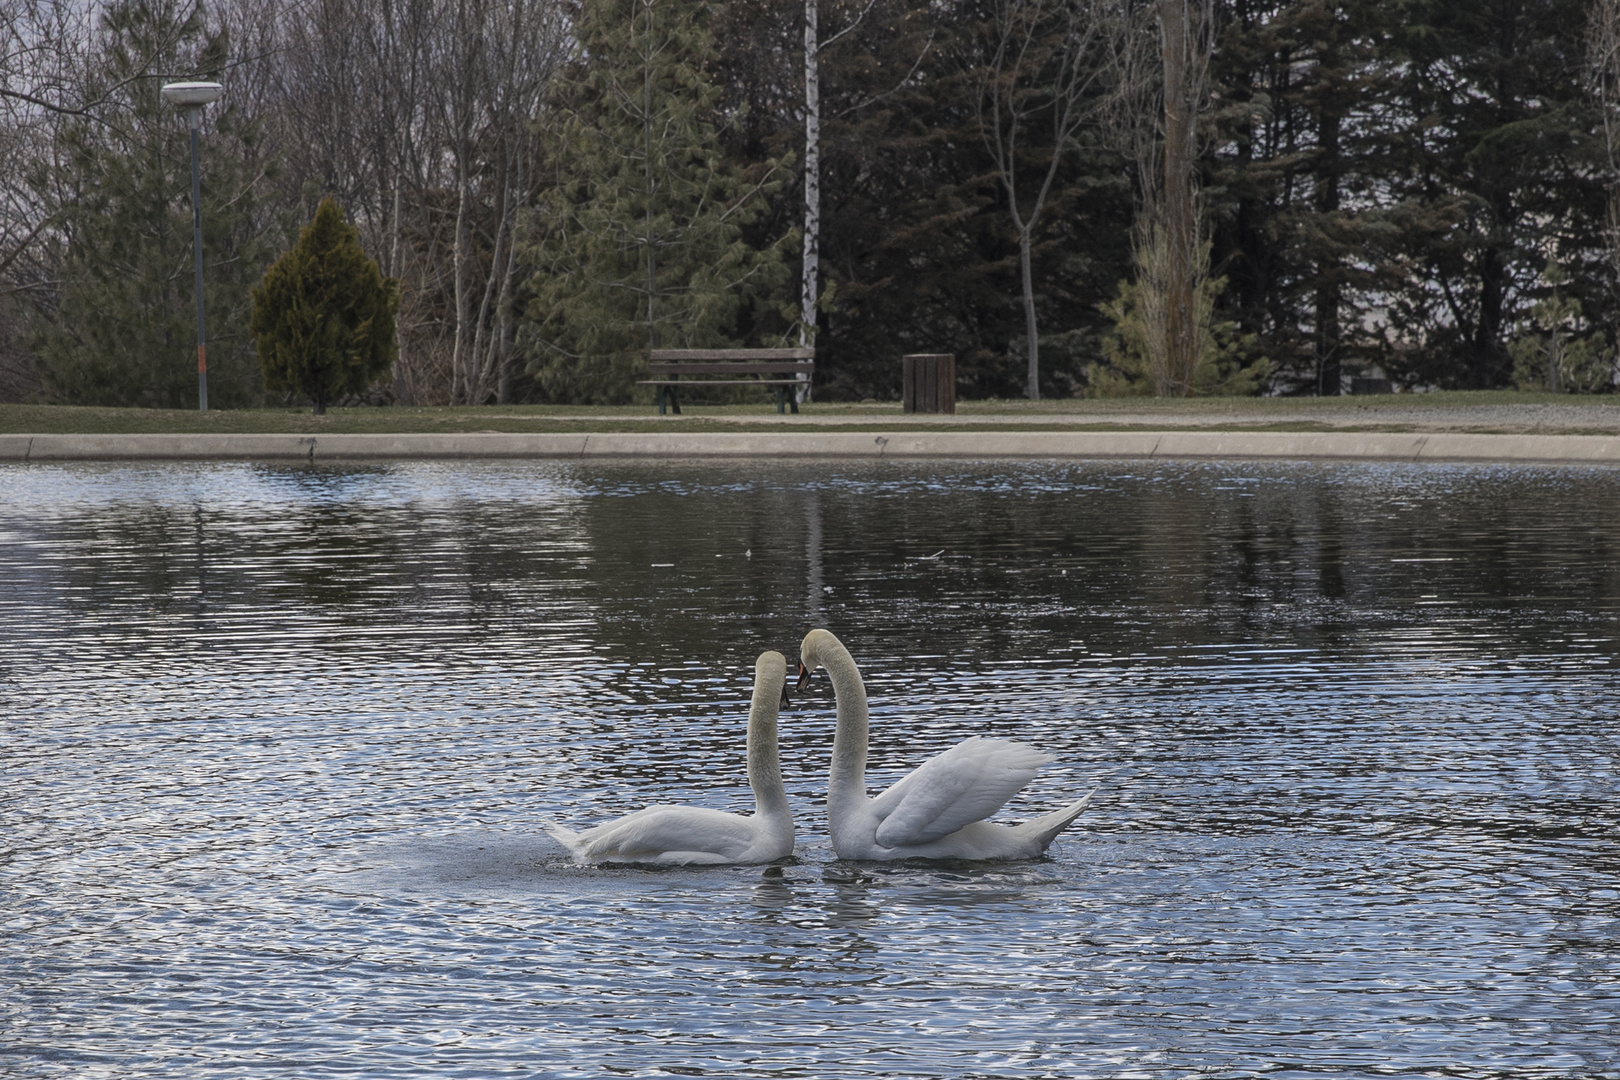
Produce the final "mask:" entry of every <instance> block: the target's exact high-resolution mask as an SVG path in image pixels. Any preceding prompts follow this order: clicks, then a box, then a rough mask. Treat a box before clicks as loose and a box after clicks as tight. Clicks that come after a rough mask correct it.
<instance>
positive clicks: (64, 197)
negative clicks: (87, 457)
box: [28, 0, 275, 408]
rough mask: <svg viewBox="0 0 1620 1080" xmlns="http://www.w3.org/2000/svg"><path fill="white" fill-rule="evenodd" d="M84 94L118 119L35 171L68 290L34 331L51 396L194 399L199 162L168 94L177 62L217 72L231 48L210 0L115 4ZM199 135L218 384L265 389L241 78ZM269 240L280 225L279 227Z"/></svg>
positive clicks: (257, 174) (70, 138)
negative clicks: (250, 322) (252, 325)
mask: <svg viewBox="0 0 1620 1080" xmlns="http://www.w3.org/2000/svg"><path fill="white" fill-rule="evenodd" d="M100 34H101V40H100V41H99V42H98V46H97V52H98V58H99V65H98V67H97V69H96V75H95V78H96V79H98V80H100V81H101V83H102V84H104V85H105V86H106V87H108V88H110V89H108V90H106V91H101V90H100V89H98V88H97V87H94V86H92V87H90V88H89V89H88V90H87V91H86V95H85V96H86V97H87V98H92V99H99V98H100V97H102V96H103V94H105V96H106V97H108V98H109V105H108V109H109V111H110V114H111V115H112V116H113V117H114V120H113V122H110V123H108V122H104V120H105V117H92V116H83V117H80V118H79V119H77V120H75V121H74V122H72V123H70V124H68V125H67V126H66V129H65V131H64V133H63V150H64V154H63V155H62V158H61V159H60V162H59V163H56V164H44V165H41V166H39V167H36V168H35V169H34V170H33V171H32V173H31V174H30V175H29V177H28V180H29V182H30V183H31V184H33V185H34V186H35V188H36V190H39V191H41V192H44V193H46V194H47V197H48V198H49V199H50V201H51V202H53V203H55V204H57V205H58V206H59V207H60V209H59V211H58V215H59V220H60V221H61V232H60V236H61V238H62V243H61V247H60V250H59V252H58V255H57V258H58V260H59V261H58V267H59V275H60V276H59V280H60V291H59V292H58V293H57V294H56V295H55V296H54V297H53V298H52V300H51V301H47V302H46V303H45V304H44V305H43V306H42V310H40V311H38V312H37V314H36V316H35V329H34V332H33V334H32V345H33V347H34V350H35V353H36V355H37V357H38V360H39V366H40V370H41V375H42V377H43V380H44V384H45V388H46V392H47V394H48V395H49V397H50V398H51V399H52V400H55V401H59V402H66V403H72V404H83V405H142V406H153V407H168V408H182V407H191V406H194V405H195V403H196V393H197V375H196V371H197V362H196V357H197V343H196V328H195V323H194V312H195V301H194V294H193V290H194V284H193V273H192V225H191V176H190V169H191V161H190V147H189V143H188V140H187V135H186V127H185V121H184V118H183V117H182V116H181V115H180V114H179V113H178V112H177V110H175V109H174V108H173V107H171V106H169V105H168V104H167V103H165V102H164V101H163V100H162V99H161V96H160V93H159V90H160V87H161V84H162V83H163V82H165V81H169V80H171V79H174V78H177V77H190V78H206V79H217V78H219V77H220V75H221V73H222V71H223V69H224V66H225V59H226V55H227V51H228V49H227V42H226V40H225V36H224V34H223V32H216V31H211V30H210V28H209V26H208V24H207V22H206V20H205V19H204V13H203V10H202V8H201V7H198V6H193V5H182V4H180V3H177V2H176V0H119V2H115V3H113V4H111V5H110V6H109V7H107V8H106V10H105V11H104V12H103V14H102V16H101V20H100ZM204 123H205V124H206V125H207V127H206V129H205V135H204V138H203V149H202V156H201V160H202V191H203V212H202V223H203V258H204V272H205V286H204V288H205V290H206V293H205V296H204V299H205V302H206V308H207V318H208V347H209V348H208V361H209V372H208V375H209V396H210V398H211V400H212V402H213V403H214V404H215V405H216V406H226V407H230V406H242V405H249V404H253V403H255V402H256V401H258V400H259V395H260V387H259V380H258V372H257V370H256V367H255V365H253V363H252V354H251V351H250V349H249V343H248V340H247V333H246V331H247V308H248V289H249V286H250V285H251V283H252V281H253V280H254V279H255V278H256V277H257V276H258V274H259V271H260V269H261V268H262V267H263V265H264V263H265V261H266V257H267V256H268V254H269V251H270V249H269V247H268V244H267V243H266V240H265V239H264V237H265V234H266V233H268V234H270V235H271V236H272V237H273V235H274V232H275V230H274V228H273V227H271V228H269V229H266V227H265V225H266V223H265V221H264V215H263V214H262V213H261V212H260V211H259V210H258V207H257V197H256V185H257V183H258V181H259V180H261V179H262V177H263V172H262V171H261V170H260V169H259V167H258V166H257V163H256V162H255V160H254V159H255V157H256V154H257V147H256V133H255V132H254V130H253V129H252V127H251V125H247V124H244V123H242V122H241V121H240V119H239V112H238V109H237V107H236V106H235V105H233V104H232V102H231V99H230V96H229V93H228V92H227V95H226V97H225V99H224V100H222V101H221V102H220V103H219V104H218V105H215V106H213V107H212V108H211V109H209V110H208V114H207V116H206V118H205V121H204ZM272 242H273V240H272Z"/></svg>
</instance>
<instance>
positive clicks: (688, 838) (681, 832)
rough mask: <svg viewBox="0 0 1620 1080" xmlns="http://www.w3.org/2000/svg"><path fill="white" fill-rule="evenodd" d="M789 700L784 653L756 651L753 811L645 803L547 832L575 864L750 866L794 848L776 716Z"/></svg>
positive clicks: (751, 716) (751, 727)
mask: <svg viewBox="0 0 1620 1080" xmlns="http://www.w3.org/2000/svg"><path fill="white" fill-rule="evenodd" d="M786 699H787V658H786V657H784V656H783V655H782V654H781V653H779V652H766V653H761V654H760V657H759V660H758V661H756V662H755V664H754V697H753V701H752V702H751V704H750V705H749V708H748V785H749V786H750V787H751V788H753V789H754V807H755V810H754V813H753V814H751V815H748V816H743V815H741V814H728V813H725V812H724V811H721V810H710V809H708V808H706V807H701V806H649V807H647V808H646V809H645V810H638V811H636V812H635V813H633V814H629V815H627V816H625V817H622V818H616V819H615V820H613V821H608V822H604V823H602V824H601V825H597V826H596V827H595V828H591V829H586V830H584V831H583V832H574V831H573V830H571V829H565V828H563V827H562V826H561V825H549V826H547V827H546V831H547V832H549V833H550V834H551V835H552V836H553V837H555V838H556V840H557V842H558V843H560V844H562V845H563V846H564V847H565V848H567V849H568V850H569V851H570V852H571V853H572V854H573V856H574V858H575V859H577V860H579V861H580V862H618V863H665V864H670V865H685V864H693V863H703V864H713V865H722V864H744V865H746V864H755V863H768V862H774V861H776V860H777V859H781V858H785V857H786V856H788V855H791V854H793V812H792V810H791V809H790V808H789V806H788V801H787V792H786V791H785V790H783V787H782V767H781V762H780V761H779V759H778V757H777V749H776V720H777V715H778V710H779V708H780V706H781V703H782V702H783V701H785V700H786Z"/></svg>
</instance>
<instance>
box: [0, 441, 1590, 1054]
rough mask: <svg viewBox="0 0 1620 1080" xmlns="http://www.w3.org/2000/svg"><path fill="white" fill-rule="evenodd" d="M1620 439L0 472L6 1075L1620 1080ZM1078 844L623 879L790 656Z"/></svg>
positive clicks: (820, 826)
mask: <svg viewBox="0 0 1620 1080" xmlns="http://www.w3.org/2000/svg"><path fill="white" fill-rule="evenodd" d="M1617 607H1620V472H1617V471H1606V470H1585V469H1558V468H1546V469H1531V468H1495V467H1464V466H1446V465H1425V466H1406V465H1358V464H1346V465H1256V464H1173V463H1153V464H1146V463H1130V464H1122V463H1112V464H1072V463H1067V464H1052V463H1024V464H1017V463H1009V464H997V465H973V464H960V463H958V464H941V463H927V464H919V463H893V462H890V463H859V464H855V463H851V464H827V463H821V464H803V463H767V464H761V465H748V466H741V465H717V464H715V465H702V464H692V463H682V462H665V463H658V464H600V463H598V464H593V463H579V462H573V463H544V462H536V463H488V464H481V463H471V464H459V463H458V464H437V463H411V464H389V465H373V466H353V467H343V468H336V467H320V468H303V467H283V466H260V465H251V464H233V465H200V464H168V465H71V466H28V467H21V466H6V467H0V765H3V770H4V783H3V784H0V815H3V816H0V824H3V829H0V921H3V937H0V1073H3V1074H5V1075H8V1076H19V1077H22V1076H26V1077H36V1076H39V1077H43V1076H74V1077H120V1078H122V1077H155V1076H164V1077H170V1076H187V1075H191V1076H204V1075H206V1076H209V1077H272V1076H274V1077H295V1076H296V1077H322V1076H337V1075H342V1076H367V1077H390V1076H406V1075H418V1076H434V1077H454V1076H503V1075H512V1076H555V1077H572V1076H580V1077H596V1076H608V1075H634V1076H664V1075H682V1076H694V1075H725V1076H803V1077H869V1076H938V1077H1020V1078H1038V1077H1180V1076H1191V1075H1198V1076H1217V1077H1235V1076H1250V1075H1255V1074H1267V1075H1271V1076H1306V1075H1329V1076H1363V1075H1365V1076H1374V1075H1378V1076H1470V1077H1496V1076H1501V1077H1541V1076H1545V1077H1575V1076H1605V1077H1616V1076H1620V940H1617V939H1620V839H1617V836H1620V834H1617V826H1620V803H1617V799H1616V796H1617V794H1620V792H1617V783H1616V765H1617V760H1616V759H1617V754H1620V737H1617V734H1616V700H1617V698H1616V690H1617V688H1620V679H1617V668H1616V656H1617V651H1620V650H1617V641H1616V634H1617V621H1616V617H1617V614H1620V612H1617ZM817 625H823V626H826V627H828V628H830V629H832V630H833V631H834V632H836V633H838V634H839V635H840V637H842V638H843V640H844V641H845V642H846V643H847V644H849V645H850V647H851V649H852V651H853V652H854V653H855V655H856V657H857V659H859V660H860V661H861V663H862V665H863V669H864V671H865V672H866V675H867V679H868V687H869V690H870V692H871V695H872V705H873V714H874V722H873V756H872V763H873V775H872V777H871V782H872V783H873V785H874V786H881V785H886V784H887V783H888V782H890V781H891V780H893V779H894V778H896V777H898V776H899V775H901V773H902V772H903V771H904V770H905V769H907V768H909V767H910V766H911V765H914V764H916V763H917V762H919V761H920V760H922V759H923V758H924V757H925V756H927V755H929V754H931V753H934V752H937V751H938V750H940V749H943V748H944V747H946V746H949V745H950V744H952V743H953V742H955V741H957V740H958V739H961V738H964V737H966V736H968V735H970V734H976V733H994V734H996V735H1000V736H1010V737H1017V738H1021V739H1026V740H1028V741H1030V742H1033V743H1036V744H1038V745H1040V746H1042V747H1044V748H1046V749H1048V750H1050V751H1051V752H1052V753H1053V754H1054V755H1055V756H1056V758H1057V759H1058V760H1057V762H1056V763H1055V764H1054V765H1052V766H1051V767H1049V768H1048V770H1047V771H1046V772H1045V773H1044V774H1043V775H1042V776H1041V777H1040V778H1039V779H1037V780H1036V781H1035V782H1034V783H1033V784H1032V785H1031V786H1030V788H1029V789H1028V790H1027V791H1026V792H1025V794H1024V795H1023V796H1022V797H1021V798H1019V799H1018V800H1015V802H1014V803H1013V804H1011V805H1009V806H1008V807H1007V809H1006V811H1005V812H1004V814H1003V815H1002V816H1003V818H1004V819H1005V820H1021V819H1022V818H1023V817H1025V816H1028V815H1030V814H1032V813H1035V812H1037V811H1041V810H1045V809H1049V808H1053V807H1055V806H1057V805H1059V804H1060V803H1061V802H1063V801H1064V800H1066V799H1070V798H1073V797H1075V796H1076V795H1077V794H1078V793H1082V792H1084V791H1087V790H1090V789H1091V788H1092V787H1093V786H1099V785H1100V788H1101V790H1100V791H1099V793H1098V796H1097V798H1096V801H1095V803H1094V804H1093V807H1092V809H1090V810H1089V811H1087V813H1086V814H1085V815H1083V816H1082V818H1081V819H1080V821H1079V822H1078V823H1077V825H1076V826H1075V827H1074V828H1073V829H1071V830H1070V831H1069V832H1068V833H1066V834H1065V835H1064V836H1063V837H1061V838H1060V839H1059V841H1058V843H1057V844H1056V845H1055V846H1054V848H1053V850H1052V853H1051V856H1050V857H1049V858H1047V859H1044V860H1041V861H1037V862H1028V863H1012V864H982V865H974V864H949V865H930V864H903V865H881V864H856V863H843V862H839V861H837V860H836V859H834V858H833V856H832V853H831V851H830V849H829V847H828V844H827V839H826V825H825V818H824V814H823V811H822V807H821V798H822V795H823V793H824V791H825V777H826V770H827V765H828V751H829V746H830V741H831V735H832V712H831V704H832V703H831V694H830V692H829V690H828V689H827V687H826V684H825V682H822V683H821V685H820V688H819V689H818V690H816V691H813V692H812V693H810V694H809V695H807V696H806V697H803V698H800V699H798V700H796V701H795V702H794V707H793V708H792V709H791V710H790V711H788V712H787V713H785V714H784V717H783V755H784V772H785V775H786V780H787V785H788V790H789V795H790V797H791V799H792V800H793V803H794V809H795V813H796V815H797V817H798V820H799V849H798V852H797V855H796V857H795V858H794V859H792V860H790V861H788V862H786V863H784V864H782V865H779V866H773V867H768V868H760V867H753V868H737V869H731V868H722V869H677V870H649V869H639V868H625V867H621V868H612V869H583V868H578V867H575V866H573V865H571V864H570V863H569V861H568V860H567V859H566V858H565V857H564V856H563V853H562V852H561V850H560V849H559V848H558V847H557V846H556V845H555V844H554V843H553V842H552V841H551V840H550V839H549V837H547V836H546V835H545V833H544V832H543V831H542V825H543V823H544V822H546V821H548V820H553V819H555V820H560V821H563V822H566V823H569V824H572V825H581V824H589V823H591V822H594V821H597V820H601V819H602V818H604V817H606V816H610V815H614V814H619V813H623V812H626V811H628V810H632V809H635V808H638V807H640V806H643V805H646V804H647V803H649V802H667V801H678V802H689V803H694V804H701V805H707V806H714V807H718V808H722V809H732V810H742V809H746V808H747V807H748V805H749V797H748V791H747V787H746V784H745V781H744V775H743V753H742V738H743V723H744V718H745V715H744V714H745V710H746V703H747V697H748V693H749V684H750V680H751V677H752V664H753V659H754V656H755V655H756V654H757V653H758V652H759V651H760V650H762V649H765V648H773V649H778V650H781V651H782V652H784V653H787V654H789V655H790V656H796V654H797V649H798V642H799V639H800V638H801V637H802V636H803V634H804V632H805V631H806V630H807V629H809V628H810V627H812V626H817Z"/></svg>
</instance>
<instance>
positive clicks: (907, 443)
mask: <svg viewBox="0 0 1620 1080" xmlns="http://www.w3.org/2000/svg"><path fill="white" fill-rule="evenodd" d="M478 458H488V459H502V458H506V459H522V458H563V459H567V458H579V459H601V458H967V459H985V458H989V459H995V458H1134V459H1148V460H1151V459H1161V458H1163V459H1185V458H1211V459H1221V458H1228V459H1231V458H1236V459H1259V460H1319V459H1329V460H1331V459H1348V460H1367V461H1491V462H1524V463H1530V462H1542V463H1581V464H1611V463H1620V435H1556V434H1469V433H1460V432H1367V431H1342V432H1340V431H1315V432H1279V431H1186V430H1181V431H1176V430H1169V431H1073V432H1070V431H1038V432H1037V431H1032V432H1023V431H1012V430H1005V431H960V432H951V431H928V432H891V433H889V434H883V433H877V432H805V431H796V432H791V433H777V432H736V433H730V432H670V433H667V434H664V433H622V432H621V433H586V432H581V433H577V434H522V433H504V432H483V433H470V434H398V435H378V434H334V435H298V434H259V435H238V434H233V435H209V434H121V435H108V434H95V435H92V434H48V435H47V434H40V435H28V434H12V435H0V461H6V462H36V463H37V462H55V461H162V460H171V461H308V462H324V461H365V460H391V459H397V460H408V459H478Z"/></svg>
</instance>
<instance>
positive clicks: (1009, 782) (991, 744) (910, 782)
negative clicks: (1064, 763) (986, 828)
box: [872, 735, 1052, 848]
mask: <svg viewBox="0 0 1620 1080" xmlns="http://www.w3.org/2000/svg"><path fill="white" fill-rule="evenodd" d="M1051 760H1052V758H1051V756H1050V755H1048V754H1043V753H1042V752H1041V751H1039V750H1037V749H1035V748H1034V747H1033V746H1029V745H1026V744H1024V743H1016V742H1008V741H1007V740H1005V739H986V738H984V737H982V736H979V735H975V736H973V737H972V738H970V739H964V740H963V741H962V742H959V743H957V744H956V745H955V746H953V747H951V748H950V749H949V750H946V751H945V752H944V753H942V754H939V755H938V756H936V757H932V758H929V759H928V760H927V761H925V762H923V763H922V764H921V765H919V766H917V767H916V768H915V769H913V770H911V772H909V773H907V774H906V775H905V776H904V777H902V778H901V779H900V780H899V781H898V782H897V783H896V784H895V785H894V786H893V787H891V788H889V789H888V790H887V791H885V792H884V793H883V794H881V795H879V796H877V798H875V799H873V800H872V812H873V813H874V814H875V815H877V817H878V819H879V821H878V827H877V832H876V834H875V835H874V836H873V839H875V840H876V841H877V842H878V843H879V844H881V845H882V846H883V847H886V848H894V847H907V846H915V845H919V844H931V843H933V842H934V841H935V840H939V839H942V838H944V837H946V836H949V835H950V834H951V833H953V832H955V831H956V830H958V829H960V828H962V827H963V826H966V825H970V824H972V823H973V822H975V821H983V820H984V819H985V818H987V817H989V816H990V815H991V814H994V813H995V812H996V811H997V810H1000V809H1001V808H1002V807H1003V806H1005V805H1006V803H1007V800H1008V799H1010V798H1012V797H1013V796H1014V795H1016V794H1018V792H1019V791H1020V790H1021V789H1022V788H1023V787H1024V785H1025V784H1027V783H1029V782H1030V781H1031V780H1033V779H1034V778H1035V774H1036V773H1038V772H1039V771H1040V768H1041V766H1042V765H1045V764H1048V763H1049V762H1050V761H1051Z"/></svg>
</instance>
